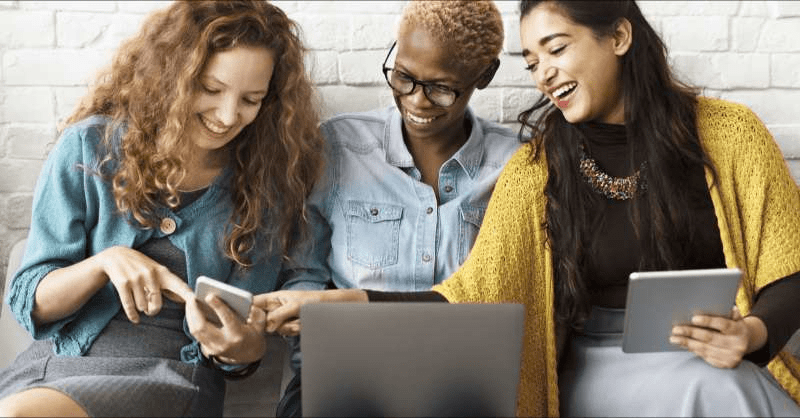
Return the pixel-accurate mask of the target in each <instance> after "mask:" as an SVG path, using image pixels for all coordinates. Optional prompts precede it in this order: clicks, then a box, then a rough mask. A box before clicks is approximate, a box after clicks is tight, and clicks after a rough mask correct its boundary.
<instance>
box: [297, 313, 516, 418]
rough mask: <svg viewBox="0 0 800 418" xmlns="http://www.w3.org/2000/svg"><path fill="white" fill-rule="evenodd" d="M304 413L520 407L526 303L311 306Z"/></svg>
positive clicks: (473, 412) (505, 410)
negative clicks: (518, 390)
mask: <svg viewBox="0 0 800 418" xmlns="http://www.w3.org/2000/svg"><path fill="white" fill-rule="evenodd" d="M300 317H301V318H302V323H303V330H302V333H301V338H300V348H301V351H302V353H303V368H302V376H301V377H302V390H303V397H302V405H303V415H305V416H514V415H515V414H516V400H517V386H518V384H519V368H520V356H521V352H522V334H523V331H524V330H523V323H524V310H523V306H522V305H521V304H449V303H430V302H428V303H416V302H415V303H412V302H383V303H366V304H365V303H326V304H309V305H305V306H303V308H302V310H301V313H300Z"/></svg>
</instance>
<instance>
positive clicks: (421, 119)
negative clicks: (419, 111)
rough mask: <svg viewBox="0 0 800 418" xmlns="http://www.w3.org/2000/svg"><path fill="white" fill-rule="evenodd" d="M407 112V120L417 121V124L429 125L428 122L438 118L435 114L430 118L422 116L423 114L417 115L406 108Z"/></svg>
mask: <svg viewBox="0 0 800 418" xmlns="http://www.w3.org/2000/svg"><path fill="white" fill-rule="evenodd" d="M405 114H406V120H408V121H411V122H413V123H415V124H417V125H427V124H429V123H431V122H433V121H434V120H435V119H436V118H438V116H433V117H429V118H426V117H422V116H416V115H414V114H412V113H411V112H409V111H407V110H406V112H405Z"/></svg>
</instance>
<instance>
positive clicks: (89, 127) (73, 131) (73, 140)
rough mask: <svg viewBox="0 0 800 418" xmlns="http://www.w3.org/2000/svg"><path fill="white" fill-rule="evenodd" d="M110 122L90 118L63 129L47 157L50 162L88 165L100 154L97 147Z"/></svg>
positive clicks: (106, 119) (101, 117)
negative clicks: (64, 161)
mask: <svg viewBox="0 0 800 418" xmlns="http://www.w3.org/2000/svg"><path fill="white" fill-rule="evenodd" d="M110 123H111V120H110V119H109V118H107V117H103V116H91V117H88V118H86V119H83V120H80V121H78V122H75V123H73V124H71V125H69V126H67V127H65V128H64V129H63V130H62V131H61V133H60V135H59V138H58V141H57V142H56V144H55V146H54V147H53V149H52V151H50V153H49V155H48V160H50V161H63V160H66V161H69V162H77V163H90V162H92V161H94V160H95V159H96V156H97V155H98V153H99V152H100V149H99V147H100V146H101V143H102V141H103V137H104V136H105V134H106V128H107V127H108V126H109V125H110Z"/></svg>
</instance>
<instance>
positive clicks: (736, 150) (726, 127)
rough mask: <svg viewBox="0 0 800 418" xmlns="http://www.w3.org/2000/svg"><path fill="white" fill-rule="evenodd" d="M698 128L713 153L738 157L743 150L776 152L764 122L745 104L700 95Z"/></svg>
mask: <svg viewBox="0 0 800 418" xmlns="http://www.w3.org/2000/svg"><path fill="white" fill-rule="evenodd" d="M697 131H698V135H699V136H700V140H701V141H702V143H703V146H704V147H705V149H706V150H707V152H709V153H710V154H712V156H713V155H720V154H721V155H722V156H725V155H730V157H731V158H739V157H736V155H738V156H741V153H742V152H752V153H755V154H763V153H765V152H773V148H775V147H776V146H777V145H776V144H775V141H774V140H773V139H772V135H771V134H770V133H769V131H768V130H767V128H766V126H765V125H764V123H763V122H762V121H761V119H759V117H758V116H757V115H756V114H755V113H754V112H753V111H752V110H750V108H748V107H747V106H745V105H743V104H739V103H734V102H730V101H727V100H722V99H714V98H708V97H699V98H698V103H697Z"/></svg>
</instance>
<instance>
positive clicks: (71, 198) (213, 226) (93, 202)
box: [7, 116, 281, 363]
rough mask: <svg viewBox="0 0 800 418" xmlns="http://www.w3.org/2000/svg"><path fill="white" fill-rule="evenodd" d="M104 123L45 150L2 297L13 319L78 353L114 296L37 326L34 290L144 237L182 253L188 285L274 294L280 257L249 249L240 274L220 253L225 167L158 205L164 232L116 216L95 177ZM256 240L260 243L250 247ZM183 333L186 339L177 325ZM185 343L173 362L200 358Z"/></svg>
mask: <svg viewBox="0 0 800 418" xmlns="http://www.w3.org/2000/svg"><path fill="white" fill-rule="evenodd" d="M109 123H110V120H109V119H108V118H105V117H101V116H93V117H90V118H87V119H85V120H83V121H81V122H78V123H76V124H74V125H72V126H70V127H68V128H67V129H65V130H64V132H63V133H62V135H61V138H60V139H59V141H58V143H57V144H56V146H55V148H54V149H53V150H52V152H51V153H50V155H49V157H48V159H47V161H46V162H45V164H44V167H43V168H42V172H41V174H40V177H39V180H38V183H37V185H36V189H35V192H34V197H33V211H32V217H31V228H30V232H29V235H28V243H27V247H26V249H25V256H24V258H23V260H22V264H21V265H20V268H19V270H18V271H17V273H16V274H15V276H14V278H13V281H12V283H11V288H10V291H9V292H8V295H7V303H8V304H9V305H10V307H11V311H12V312H13V313H14V315H15V316H16V318H17V320H18V321H19V322H20V323H21V324H22V325H23V326H24V327H25V328H26V329H27V330H28V331H29V332H30V333H31V334H32V335H33V337H34V338H35V339H47V338H49V339H51V340H52V341H53V350H54V352H55V353H56V354H59V355H73V356H74V355H81V354H83V353H85V352H86V351H87V349H88V348H89V347H90V346H91V344H92V342H93V341H94V340H95V339H96V338H97V336H98V335H99V334H100V331H102V330H103V328H104V327H105V326H106V325H107V324H108V322H109V321H110V320H111V318H112V317H113V316H114V315H115V314H116V313H117V312H118V311H119V309H120V307H121V304H120V301H119V297H118V296H117V293H116V290H115V289H114V286H113V284H112V283H111V282H109V283H107V284H106V285H105V286H104V287H103V288H101V289H100V290H99V291H98V292H97V293H96V294H95V295H94V296H92V298H91V299H90V300H89V301H88V302H87V303H86V304H84V305H83V306H82V307H81V308H80V309H79V310H78V311H77V312H75V313H74V314H72V315H70V316H68V317H66V318H63V319H61V320H59V321H55V322H51V323H47V324H40V325H37V324H35V323H34V321H33V319H32V317H31V313H32V311H33V306H34V294H35V291H36V287H37V285H38V284H39V282H40V281H41V280H42V279H43V278H44V277H45V276H46V275H47V274H48V273H50V272H51V271H53V270H56V269H59V268H63V267H67V266H69V265H72V264H75V263H77V262H79V261H82V260H84V259H86V258H88V257H90V256H93V255H95V254H97V253H99V252H101V251H103V250H104V249H106V248H109V247H112V246H125V247H129V248H137V247H138V246H140V245H141V244H142V243H144V242H146V241H148V240H150V239H154V238H161V237H165V236H166V237H168V239H169V240H170V241H171V242H172V244H173V245H174V246H175V247H177V248H179V249H180V250H182V251H183V253H184V254H185V257H186V273H187V277H188V279H189V283H188V284H189V286H190V287H192V288H194V282H195V279H196V278H197V277H198V276H200V275H205V276H209V277H213V278H216V279H218V280H222V281H225V282H228V283H230V284H233V285H234V286H237V287H240V288H243V289H247V290H249V291H251V292H254V293H263V292H267V291H271V290H274V288H275V286H276V282H277V276H278V272H279V271H280V260H281V258H280V256H279V255H278V254H274V253H270V254H268V253H266V252H265V251H266V249H265V248H263V247H262V248H256V249H255V251H254V252H253V261H254V262H255V265H253V266H252V267H251V268H248V269H246V270H244V269H241V268H238V267H237V266H236V265H235V263H234V262H232V261H231V260H230V259H228V258H226V257H225V256H224V251H223V246H222V243H223V242H224V234H225V231H226V228H227V225H228V224H229V219H230V214H231V212H232V210H233V204H232V201H231V191H230V178H231V176H232V170H230V169H228V170H225V171H224V172H223V174H221V175H220V176H218V178H217V179H215V181H214V182H213V184H212V185H211V186H210V187H209V188H208V190H207V191H206V193H204V194H203V196H201V197H200V198H198V199H197V200H196V201H194V202H192V203H191V204H189V205H187V206H186V207H183V208H181V209H180V210H177V211H172V210H170V209H169V208H167V207H163V208H159V209H158V210H157V215H158V217H159V218H160V219H161V220H162V225H166V226H165V227H161V228H150V229H144V228H142V227H141V226H140V225H139V224H138V223H136V221H134V220H133V219H132V218H131V217H129V216H128V215H124V214H121V213H120V212H119V211H118V210H117V207H116V204H115V203H114V196H113V194H112V191H111V187H110V184H109V183H108V182H106V181H103V180H102V179H101V178H100V177H99V176H98V175H97V174H96V173H97V170H98V168H99V166H98V155H99V153H98V150H99V146H100V144H101V138H102V136H103V133H104V131H105V129H106V126H107V125H108V124H109ZM120 133H121V129H117V130H116V131H115V135H114V138H116V139H117V141H116V143H118V138H120ZM167 219H170V220H171V221H168V220H167ZM165 220H167V221H165ZM173 222H174V228H173V227H172V225H173ZM263 242H264V241H263V240H260V241H259V242H258V243H257V245H262V244H263ZM258 255H263V257H260V258H259V257H258ZM184 330H185V332H186V334H187V335H188V336H189V337H190V338H192V336H191V335H190V334H189V332H188V328H187V326H186V325H185V322H184ZM192 341H193V343H192V344H190V345H187V346H185V347H183V349H182V352H181V359H182V360H183V361H184V362H187V363H196V362H198V361H200V359H201V354H200V350H199V344H198V343H197V342H196V341H195V340H194V339H193V338H192Z"/></svg>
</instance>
